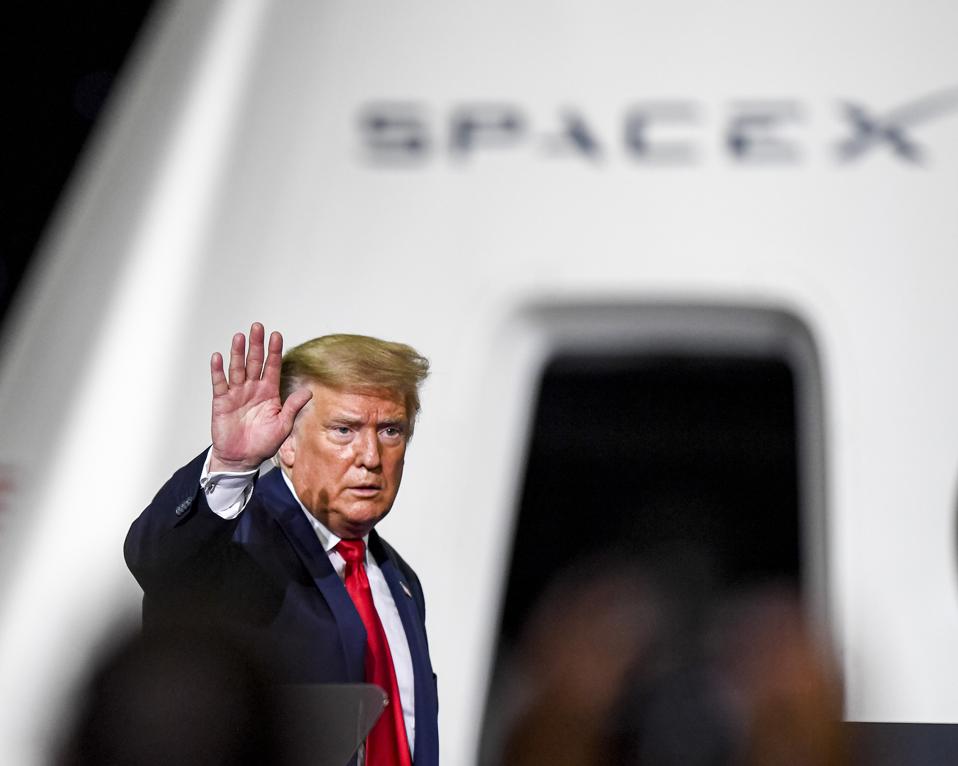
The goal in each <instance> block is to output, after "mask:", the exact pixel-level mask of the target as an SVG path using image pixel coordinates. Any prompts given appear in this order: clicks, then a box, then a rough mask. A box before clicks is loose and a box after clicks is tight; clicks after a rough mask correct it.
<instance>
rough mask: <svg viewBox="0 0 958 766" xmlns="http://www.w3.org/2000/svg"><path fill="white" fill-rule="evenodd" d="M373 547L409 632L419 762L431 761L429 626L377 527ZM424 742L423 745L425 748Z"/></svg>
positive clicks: (432, 705) (432, 716) (432, 686)
mask: <svg viewBox="0 0 958 766" xmlns="http://www.w3.org/2000/svg"><path fill="white" fill-rule="evenodd" d="M369 548H370V550H371V551H372V554H373V555H374V556H375V557H376V562H377V563H378V564H379V568H380V569H381V570H382V573H383V576H384V577H385V578H386V583H387V584H388V585H389V591H390V593H392V597H393V601H395V602H396V609H397V610H398V611H399V618H400V619H401V620H402V624H403V628H404V629H405V631H406V640H407V641H408V642H409V653H410V655H411V656H412V667H413V683H414V684H415V689H416V721H417V726H416V755H417V757H416V759H415V760H416V762H417V763H423V762H426V761H428V760H429V758H428V757H427V756H426V755H425V752H426V751H427V750H428V749H429V748H428V747H426V746H425V745H426V742H425V740H426V738H427V737H428V732H427V728H428V727H427V726H426V725H425V724H424V723H423V724H422V725H421V726H420V725H418V724H420V723H422V722H427V721H429V720H435V717H436V713H435V712H429V711H430V710H432V711H435V700H434V698H435V684H434V681H433V676H432V665H431V664H430V662H429V645H428V643H427V642H426V629H425V626H424V625H423V623H422V618H421V617H420V615H419V610H418V605H417V604H416V600H415V599H414V598H413V595H412V589H411V587H410V585H409V583H407V582H406V578H405V577H404V576H403V573H402V572H401V571H400V569H399V565H398V564H397V563H396V561H395V559H394V558H393V557H392V556H390V555H389V553H388V551H387V550H386V547H385V546H384V545H383V544H382V541H381V540H380V539H379V535H378V534H376V531H375V530H373V531H372V532H370V533H369ZM421 745H422V747H421Z"/></svg>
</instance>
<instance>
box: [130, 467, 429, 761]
mask: <svg viewBox="0 0 958 766" xmlns="http://www.w3.org/2000/svg"><path fill="white" fill-rule="evenodd" d="M205 458H206V452H205V451H204V453H203V454H202V455H199V456H197V457H196V458H195V459H194V460H193V461H192V462H190V463H189V464H188V465H186V466H184V467H183V468H181V469H180V470H179V471H177V472H176V473H175V474H174V475H173V476H172V477H171V478H170V480H169V481H168V482H167V483H166V484H165V485H164V486H163V488H162V489H160V491H159V492H158V493H157V495H156V497H155V498H153V502H152V503H150V505H149V506H148V507H147V508H146V510H144V511H143V513H142V514H141V515H140V517H139V518H138V519H137V520H136V521H135V522H134V523H133V526H132V527H131V528H130V532H129V534H128V535H127V539H126V544H125V546H124V554H125V556H126V561H127V565H128V566H129V567H130V571H132V572H133V575H134V576H135V577H136V579H137V581H138V582H139V583H140V585H141V586H142V587H143V591H144V599H143V617H144V626H145V627H146V628H149V626H150V624H151V623H152V622H154V621H156V620H158V619H160V615H162V614H171V613H181V614H182V612H183V604H187V603H191V604H193V605H194V606H196V605H199V606H198V608H195V609H193V610H192V611H191V614H194V615H200V614H203V615H206V616H209V615H211V614H214V613H215V616H216V619H217V620H220V621H222V622H223V623H224V624H228V625H230V626H232V627H233V628H235V630H236V632H237V633H240V634H242V638H243V640H244V641H246V642H247V643H248V644H249V645H250V646H251V647H252V648H253V649H254V650H256V651H257V652H260V653H261V655H262V656H264V657H268V658H269V660H270V662H271V665H270V667H271V668H272V671H271V672H272V675H273V680H274V681H276V682H278V683H295V684H311V683H362V682H363V677H364V673H363V656H364V652H365V646H366V631H365V628H364V627H363V624H362V620H361V619H360V617H359V613H358V612H357V611H356V608H355V607H354V606H353V603H352V601H351V600H350V598H349V594H348V593H347V592H346V588H345V586H344V585H343V583H342V581H341V580H340V579H339V576H338V575H337V574H336V572H335V570H334V569H333V566H332V564H331V563H330V561H329V557H328V556H327V554H326V552H325V551H324V550H323V547H322V545H320V543H319V540H318V539H317V537H316V533H315V531H314V530H313V528H312V526H311V524H310V523H309V520H308V519H307V518H306V517H305V515H304V513H303V510H302V508H301V507H300V505H299V503H297V501H296V499H295V498H294V497H293V496H292V494H291V493H290V492H289V489H288V488H287V486H286V483H285V482H284V481H283V478H282V476H281V475H280V473H279V471H278V470H274V471H271V472H269V473H267V474H265V475H264V476H262V477H260V478H259V479H258V480H257V483H256V487H255V489H254V491H253V495H252V497H251V499H250V501H249V503H248V504H247V506H246V508H245V509H244V510H243V512H242V513H241V514H240V515H239V516H238V517H237V518H236V519H232V520H229V521H226V520H224V519H222V518H220V517H219V516H217V515H216V514H215V513H213V512H212V511H211V510H210V508H209V506H208V505H207V503H206V498H205V494H204V493H203V492H202V491H201V490H200V487H199V479H200V474H201V472H202V469H203V463H204V461H205ZM369 550H370V553H372V555H373V556H375V558H376V561H377V563H378V564H379V566H380V567H381V569H382V572H383V575H384V576H385V578H386V582H387V583H388V584H389V589H390V591H391V592H392V597H393V600H394V601H395V602H396V607H397V609H398V610H399V616H400V618H401V619H402V623H403V627H404V628H405V630H406V638H407V640H408V642H409V650H410V653H411V655H412V663H413V677H414V683H415V692H416V710H415V714H416V740H415V765H416V766H437V765H438V763H439V732H438V709H439V707H438V699H437V693H436V677H435V675H434V674H433V672H432V665H431V663H430V661H429V647H428V644H427V642H426V626H425V617H426V610H425V601H424V599H423V593H422V588H421V586H420V584H419V580H418V578H417V577H416V574H415V572H413V570H412V569H411V568H410V567H409V565H408V564H406V562H405V561H403V560H402V558H400V556H399V555H398V554H397V553H396V552H395V551H394V550H393V549H392V548H391V547H390V546H389V545H388V544H387V543H386V542H385V541H384V540H383V539H382V538H381V537H379V535H377V534H376V531H375V530H373V531H372V532H370V534H369Z"/></svg>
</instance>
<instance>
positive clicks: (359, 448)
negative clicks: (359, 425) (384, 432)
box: [353, 428, 382, 471]
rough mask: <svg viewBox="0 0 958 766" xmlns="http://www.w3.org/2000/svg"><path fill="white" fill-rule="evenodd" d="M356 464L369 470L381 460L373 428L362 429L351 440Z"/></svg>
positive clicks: (373, 468)
mask: <svg viewBox="0 0 958 766" xmlns="http://www.w3.org/2000/svg"><path fill="white" fill-rule="evenodd" d="M353 448H354V450H355V453H354V454H355V461H356V465H358V466H362V467H363V468H366V469H368V470H370V471H373V470H376V469H377V468H379V465H380V463H381V462H382V455H381V454H380V451H379V450H380V444H379V438H378V434H377V433H376V431H375V429H367V428H364V429H362V430H361V431H360V432H359V433H358V434H357V436H356V439H355V440H354V441H353Z"/></svg>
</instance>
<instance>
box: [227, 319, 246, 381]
mask: <svg viewBox="0 0 958 766" xmlns="http://www.w3.org/2000/svg"><path fill="white" fill-rule="evenodd" d="M245 350H246V336H245V335H243V333H241V332H238V333H236V335H234V336H233V343H232V345H231V346H230V381H229V382H230V385H231V386H239V385H242V384H243V383H244V382H246V362H245V360H244V359H243V356H244V352H245Z"/></svg>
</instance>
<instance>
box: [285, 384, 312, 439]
mask: <svg viewBox="0 0 958 766" xmlns="http://www.w3.org/2000/svg"><path fill="white" fill-rule="evenodd" d="M312 398H313V392H312V391H311V390H310V389H308V388H297V389H296V390H295V391H293V393H291V394H290V395H289V396H288V397H286V401H285V402H283V409H282V410H280V413H279V416H280V419H281V420H282V421H283V426H284V427H285V428H286V430H287V431H292V430H293V421H294V420H296V416H297V415H298V414H299V411H300V410H301V409H303V407H305V406H306V402H308V401H309V400H310V399H312Z"/></svg>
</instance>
